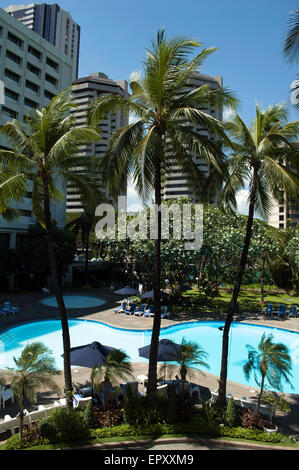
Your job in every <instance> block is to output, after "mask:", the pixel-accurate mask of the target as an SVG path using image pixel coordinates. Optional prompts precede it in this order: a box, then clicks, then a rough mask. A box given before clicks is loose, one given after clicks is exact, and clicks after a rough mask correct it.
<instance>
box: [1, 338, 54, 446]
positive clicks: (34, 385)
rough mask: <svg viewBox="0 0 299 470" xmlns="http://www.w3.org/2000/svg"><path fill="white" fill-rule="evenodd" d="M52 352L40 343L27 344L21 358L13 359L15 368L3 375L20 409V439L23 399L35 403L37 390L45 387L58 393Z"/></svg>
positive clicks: (22, 426) (21, 434) (22, 422)
mask: <svg viewBox="0 0 299 470" xmlns="http://www.w3.org/2000/svg"><path fill="white" fill-rule="evenodd" d="M51 354H52V352H51V351H50V350H49V349H48V348H47V347H46V346H45V345H44V344H42V343H31V344H27V346H25V348H24V349H23V351H22V353H21V356H20V357H19V358H18V359H16V358H15V357H14V362H15V367H14V368H12V367H11V368H7V372H5V373H4V374H3V375H5V377H6V378H7V380H9V381H10V387H11V389H12V391H13V393H14V395H15V397H16V400H17V402H18V405H19V409H20V439H22V436H23V429H24V409H25V405H24V399H25V398H27V399H28V400H29V401H30V402H32V403H36V401H37V390H38V389H39V388H40V387H46V388H48V389H49V390H53V391H58V387H57V384H56V382H55V380H54V378H53V377H54V376H56V375H59V374H60V372H59V371H58V370H57V369H56V367H55V359H54V357H52V355H51Z"/></svg>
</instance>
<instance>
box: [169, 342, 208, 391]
mask: <svg viewBox="0 0 299 470" xmlns="http://www.w3.org/2000/svg"><path fill="white" fill-rule="evenodd" d="M207 357H208V353H207V352H206V351H205V350H204V349H202V347H201V346H200V345H199V344H197V343H196V342H194V341H186V339H185V338H183V339H182V341H181V348H180V351H179V352H178V354H177V355H175V356H174V357H173V361H175V362H177V363H178V364H179V374H180V376H181V380H182V382H183V384H184V383H185V382H186V380H187V374H188V373H189V374H190V369H192V368H196V369H198V370H199V371H200V369H201V368H203V367H204V368H205V369H209V365H208V364H207V363H206V362H205V360H206V359H207ZM164 368H165V369H168V368H169V365H167V364H166V363H165V364H164V365H163V366H162V367H161V371H162V370H163V369H164ZM170 368H176V366H173V365H171V366H170ZM200 372H201V371H200ZM201 373H202V372H201Z"/></svg>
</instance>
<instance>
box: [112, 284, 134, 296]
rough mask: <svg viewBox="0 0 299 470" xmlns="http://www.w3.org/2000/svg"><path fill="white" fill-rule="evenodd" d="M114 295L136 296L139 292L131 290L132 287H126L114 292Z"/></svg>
mask: <svg viewBox="0 0 299 470" xmlns="http://www.w3.org/2000/svg"><path fill="white" fill-rule="evenodd" d="M114 293H115V294H120V295H136V294H139V290H137V289H133V287H130V286H126V287H123V288H122V289H119V290H115V291H114Z"/></svg>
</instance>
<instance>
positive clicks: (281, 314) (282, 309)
mask: <svg viewBox="0 0 299 470" xmlns="http://www.w3.org/2000/svg"><path fill="white" fill-rule="evenodd" d="M278 316H279V317H286V316H287V311H286V307H285V305H283V304H280V305H279V309H278Z"/></svg>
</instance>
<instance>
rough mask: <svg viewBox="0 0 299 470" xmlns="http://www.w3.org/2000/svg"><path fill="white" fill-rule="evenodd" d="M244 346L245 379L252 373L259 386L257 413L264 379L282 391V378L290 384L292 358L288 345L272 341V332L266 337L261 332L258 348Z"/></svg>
mask: <svg viewBox="0 0 299 470" xmlns="http://www.w3.org/2000/svg"><path fill="white" fill-rule="evenodd" d="M246 347H247V349H248V361H247V362H246V363H245V364H244V366H243V371H244V375H245V377H246V379H247V380H249V379H250V376H251V374H252V373H253V374H254V378H255V381H256V383H257V384H258V386H259V387H260V393H259V396H258V403H257V410H256V413H257V414H258V412H259V409H260V402H261V398H262V395H263V391H264V388H265V381H268V383H269V385H270V387H272V388H274V389H275V390H278V391H279V392H282V391H283V386H282V383H281V381H282V379H284V380H285V381H286V383H288V384H290V385H291V382H290V377H291V376H292V374H291V369H292V359H291V357H290V355H289V349H288V347H287V346H286V345H285V344H282V343H274V342H273V335H272V334H270V335H269V336H268V337H266V335H265V333H264V334H263V336H262V338H261V340H260V342H259V345H258V350H256V349H255V348H253V347H252V346H250V345H247V346H246ZM259 377H260V379H259Z"/></svg>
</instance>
